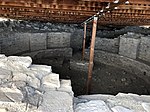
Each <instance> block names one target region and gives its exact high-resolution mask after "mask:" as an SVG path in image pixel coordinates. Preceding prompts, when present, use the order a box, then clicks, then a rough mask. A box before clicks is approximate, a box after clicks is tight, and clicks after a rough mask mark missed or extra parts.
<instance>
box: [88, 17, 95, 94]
mask: <svg viewBox="0 0 150 112" xmlns="http://www.w3.org/2000/svg"><path fill="white" fill-rule="evenodd" d="M97 20H98V17H94V20H93V30H92V39H91V46H90V59H89V68H88V80H87V88H86V94H90V91H91V81H92V71H93V60H94V47H95V37H96V29H97Z"/></svg>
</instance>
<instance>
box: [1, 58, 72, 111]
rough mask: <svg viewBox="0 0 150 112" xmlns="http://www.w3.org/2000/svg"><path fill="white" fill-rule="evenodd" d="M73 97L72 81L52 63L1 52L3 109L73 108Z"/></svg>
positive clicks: (60, 109)
mask: <svg viewBox="0 0 150 112" xmlns="http://www.w3.org/2000/svg"><path fill="white" fill-rule="evenodd" d="M72 100H73V92H72V88H71V82H70V81H69V80H60V79H59V75H58V74H55V73H52V69H51V66H46V65H33V64H32V59H31V58H30V57H28V56H26V57H17V56H9V57H6V56H5V55H0V111H1V112H12V111H15V112H25V111H27V112H72V111H73V108H72V103H73V101H72Z"/></svg>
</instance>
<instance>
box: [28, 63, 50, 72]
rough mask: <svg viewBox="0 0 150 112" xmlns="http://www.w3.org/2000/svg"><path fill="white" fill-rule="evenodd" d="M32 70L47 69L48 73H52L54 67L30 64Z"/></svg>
mask: <svg viewBox="0 0 150 112" xmlns="http://www.w3.org/2000/svg"><path fill="white" fill-rule="evenodd" d="M30 69H31V70H36V71H45V72H47V73H51V72H52V67H51V66H47V65H35V64H33V65H31V66H30Z"/></svg>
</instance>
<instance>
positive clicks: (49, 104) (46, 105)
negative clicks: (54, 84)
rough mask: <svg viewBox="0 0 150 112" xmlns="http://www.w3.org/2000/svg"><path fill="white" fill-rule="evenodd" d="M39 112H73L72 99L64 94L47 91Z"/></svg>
mask: <svg viewBox="0 0 150 112" xmlns="http://www.w3.org/2000/svg"><path fill="white" fill-rule="evenodd" d="M38 110H39V112H73V97H72V96H70V95H69V94H68V93H66V92H61V91H50V90H47V91H46V92H45V93H44V95H43V103H42V104H41V106H40V107H39V108H38Z"/></svg>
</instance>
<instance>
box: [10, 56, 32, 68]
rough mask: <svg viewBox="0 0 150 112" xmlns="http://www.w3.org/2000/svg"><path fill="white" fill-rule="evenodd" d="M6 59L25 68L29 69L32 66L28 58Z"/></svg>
mask: <svg viewBox="0 0 150 112" xmlns="http://www.w3.org/2000/svg"><path fill="white" fill-rule="evenodd" d="M7 59H8V60H10V61H12V62H14V63H18V64H20V65H22V66H25V67H29V66H30V65H31V64H32V59H31V57H29V56H24V57H23V56H22V57H21V56H9V57H8V58H7Z"/></svg>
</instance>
